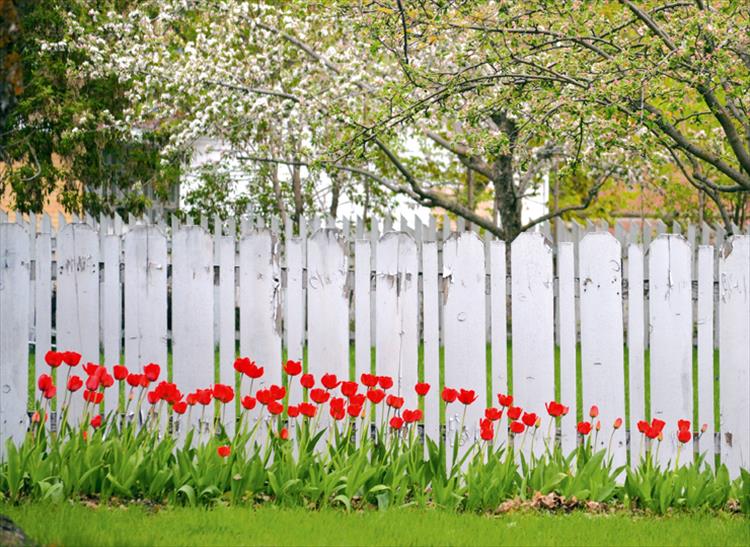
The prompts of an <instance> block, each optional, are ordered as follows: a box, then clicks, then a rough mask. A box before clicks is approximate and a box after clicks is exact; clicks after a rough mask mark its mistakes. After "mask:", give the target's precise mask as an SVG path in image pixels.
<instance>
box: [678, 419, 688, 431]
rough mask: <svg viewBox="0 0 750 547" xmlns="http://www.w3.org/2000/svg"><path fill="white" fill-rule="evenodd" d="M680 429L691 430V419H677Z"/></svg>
mask: <svg viewBox="0 0 750 547" xmlns="http://www.w3.org/2000/svg"><path fill="white" fill-rule="evenodd" d="M677 430H678V431H683V430H685V431H690V420H677Z"/></svg>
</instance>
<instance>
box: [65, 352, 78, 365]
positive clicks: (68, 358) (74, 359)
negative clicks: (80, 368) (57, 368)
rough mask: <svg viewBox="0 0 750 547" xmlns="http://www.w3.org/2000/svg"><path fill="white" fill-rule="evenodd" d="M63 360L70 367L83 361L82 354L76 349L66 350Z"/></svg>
mask: <svg viewBox="0 0 750 547" xmlns="http://www.w3.org/2000/svg"><path fill="white" fill-rule="evenodd" d="M62 360H63V362H64V363H65V364H66V365H68V366H69V367H74V366H76V365H78V363H80V362H81V354H80V353H78V352H75V351H65V352H63V354H62Z"/></svg>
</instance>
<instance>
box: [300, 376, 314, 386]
mask: <svg viewBox="0 0 750 547" xmlns="http://www.w3.org/2000/svg"><path fill="white" fill-rule="evenodd" d="M299 383H300V384H302V387H304V388H305V389H310V388H311V387H313V386H314V385H315V377H314V376H313V375H312V374H303V375H302V376H300V379H299Z"/></svg>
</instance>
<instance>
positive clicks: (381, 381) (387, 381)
mask: <svg viewBox="0 0 750 547" xmlns="http://www.w3.org/2000/svg"><path fill="white" fill-rule="evenodd" d="M378 385H379V386H380V387H381V388H383V389H391V388H392V387H393V378H391V377H390V376H378Z"/></svg>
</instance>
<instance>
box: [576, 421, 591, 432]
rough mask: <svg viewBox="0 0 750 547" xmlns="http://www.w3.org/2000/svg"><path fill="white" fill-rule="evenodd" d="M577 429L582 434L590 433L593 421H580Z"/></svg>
mask: <svg viewBox="0 0 750 547" xmlns="http://www.w3.org/2000/svg"><path fill="white" fill-rule="evenodd" d="M577 429H578V433H580V434H581V435H588V434H589V433H591V422H578V426H577Z"/></svg>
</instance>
